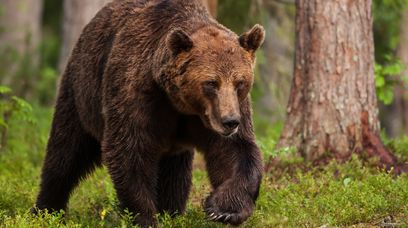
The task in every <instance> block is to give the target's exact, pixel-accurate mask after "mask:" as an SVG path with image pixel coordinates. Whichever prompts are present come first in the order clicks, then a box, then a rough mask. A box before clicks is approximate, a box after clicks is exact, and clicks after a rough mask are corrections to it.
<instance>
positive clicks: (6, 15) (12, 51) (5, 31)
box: [0, 0, 43, 96]
mask: <svg viewBox="0 0 408 228" xmlns="http://www.w3.org/2000/svg"><path fill="white" fill-rule="evenodd" d="M42 4H43V3H42V0H0V54H1V58H2V59H1V62H0V74H1V75H0V84H3V85H9V86H12V87H14V88H17V89H16V90H15V93H16V94H18V95H20V96H28V95H29V94H30V93H31V92H32V83H34V82H35V81H36V79H35V78H34V75H33V71H35V70H36V69H37V67H38V64H39V57H40V56H39V54H40V53H39V51H38V50H39V44H40V40H41V13H42Z"/></svg>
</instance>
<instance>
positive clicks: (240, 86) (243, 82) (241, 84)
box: [236, 81, 245, 90]
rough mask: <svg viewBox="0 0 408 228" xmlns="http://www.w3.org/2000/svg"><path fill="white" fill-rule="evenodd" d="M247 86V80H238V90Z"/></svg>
mask: <svg viewBox="0 0 408 228" xmlns="http://www.w3.org/2000/svg"><path fill="white" fill-rule="evenodd" d="M244 87H245V81H238V82H237V84H236V88H237V90H240V89H243V88H244Z"/></svg>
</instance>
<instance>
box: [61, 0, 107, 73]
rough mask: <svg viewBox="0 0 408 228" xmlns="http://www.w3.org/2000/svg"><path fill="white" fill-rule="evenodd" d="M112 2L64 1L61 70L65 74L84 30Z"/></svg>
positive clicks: (98, 0) (96, 0) (101, 0)
mask: <svg viewBox="0 0 408 228" xmlns="http://www.w3.org/2000/svg"><path fill="white" fill-rule="evenodd" d="M111 1H112V0H64V19H63V41H62V49H61V55H60V61H59V70H60V72H63V71H64V69H65V65H66V64H67V62H68V58H69V55H70V54H71V51H72V49H73V47H74V45H75V43H76V42H77V40H78V38H79V36H80V35H81V32H82V29H83V28H84V27H85V25H86V24H87V23H88V22H89V21H91V19H92V18H93V17H94V16H95V14H96V13H97V12H98V11H99V10H100V9H101V8H102V7H103V6H104V5H105V4H106V3H108V2H111Z"/></svg>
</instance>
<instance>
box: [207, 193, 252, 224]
mask: <svg viewBox="0 0 408 228" xmlns="http://www.w3.org/2000/svg"><path fill="white" fill-rule="evenodd" d="M253 208H254V202H253V201H252V199H251V197H250V196H249V195H248V194H246V193H244V192H242V193H238V192H235V193H233V192H230V191H217V192H213V193H212V194H211V195H210V196H209V197H208V198H207V199H206V200H205V203H204V211H205V213H206V214H207V217H208V219H210V220H212V221H216V222H222V223H229V224H232V225H236V226H237V225H240V224H242V223H243V222H245V221H246V220H247V219H248V218H249V216H251V214H252V211H253Z"/></svg>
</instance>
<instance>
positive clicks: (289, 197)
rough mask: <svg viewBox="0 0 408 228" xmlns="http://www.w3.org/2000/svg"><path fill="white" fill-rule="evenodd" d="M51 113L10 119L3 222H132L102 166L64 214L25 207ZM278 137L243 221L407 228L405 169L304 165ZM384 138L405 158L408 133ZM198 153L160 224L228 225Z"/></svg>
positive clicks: (1, 194)
mask: <svg viewBox="0 0 408 228" xmlns="http://www.w3.org/2000/svg"><path fill="white" fill-rule="evenodd" d="M51 115H52V110H51V109H42V108H41V109H40V108H35V112H34V114H33V119H34V120H35V121H34V122H35V123H31V124H28V123H21V122H18V121H14V122H13V121H12V122H11V124H10V126H9V129H8V132H9V134H8V141H7V146H6V147H5V148H4V149H3V150H2V151H0V227H130V226H131V216H130V215H128V214H126V213H119V209H118V207H117V205H118V201H117V199H116V195H115V192H114V188H113V185H112V182H111V181H110V179H109V176H108V174H107V172H106V169H105V168H101V169H98V170H97V171H96V172H95V173H94V174H93V175H92V176H90V177H89V178H88V179H87V180H86V181H83V182H82V183H81V185H80V186H79V187H78V188H77V189H76V191H75V192H74V193H73V195H72V198H71V200H70V203H69V211H68V212H67V213H66V215H64V218H62V214H63V213H56V214H52V215H49V214H45V215H42V216H37V217H33V216H32V215H31V214H29V213H28V211H29V209H30V208H31V207H32V206H33V204H34V201H35V197H36V194H37V192H38V185H39V181H40V170H41V163H42V160H43V158H44V151H45V145H46V142H47V137H48V132H49V126H50V122H51V121H50V120H51ZM272 135H275V136H276V135H277V134H272ZM275 136H270V135H269V136H264V137H261V138H260V140H259V141H260V144H261V147H262V150H263V151H264V153H265V157H267V158H268V157H269V156H278V157H279V158H280V160H281V165H279V166H278V167H272V168H271V172H270V173H267V174H265V178H264V181H263V183H262V187H261V192H260V197H259V199H258V201H257V207H256V210H255V212H254V215H253V216H252V217H251V218H250V219H249V220H248V221H247V222H246V223H245V224H243V225H242V227H333V226H340V227H347V226H357V227H373V226H376V227H377V226H383V227H391V226H393V227H408V175H407V174H403V175H401V176H399V177H393V176H392V175H391V174H389V173H387V172H386V171H384V170H379V169H377V168H366V167H365V166H363V164H362V162H360V161H359V160H358V159H357V158H353V159H352V160H351V161H349V162H347V163H345V164H336V163H331V164H329V165H327V166H325V167H319V168H318V167H313V166H311V165H304V162H303V161H302V159H300V158H298V157H296V156H293V155H290V154H288V153H289V152H287V151H286V152H285V151H284V152H282V151H274V150H273V146H274V143H273V142H274V140H276V137H275ZM386 141H387V145H388V146H391V147H392V148H393V150H394V151H395V153H396V154H397V155H398V157H399V158H400V159H401V160H403V161H408V137H407V136H406V137H404V138H401V139H396V140H386ZM288 151H289V150H288ZM199 157H200V156H197V158H198V159H196V164H195V167H196V168H195V171H194V180H193V189H192V192H191V195H190V200H189V203H188V209H187V212H186V215H184V216H180V217H177V218H174V219H172V218H170V216H168V215H164V216H160V217H159V221H160V226H161V227H224V226H223V225H221V224H218V223H214V222H210V221H208V220H206V218H205V214H204V213H203V212H202V207H201V204H202V201H203V199H205V197H206V196H207V195H208V194H209V192H210V186H209V183H208V179H207V176H206V172H205V170H204V169H203V164H202V162H201V161H200V158H199ZM305 167H306V168H305ZM305 170H307V171H305Z"/></svg>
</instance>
